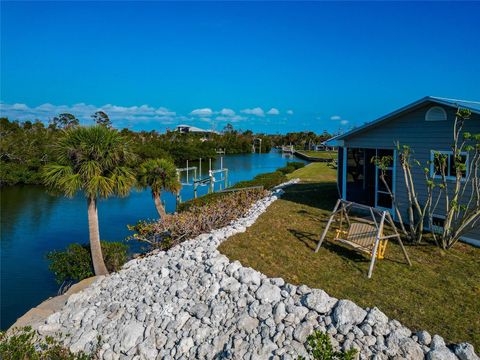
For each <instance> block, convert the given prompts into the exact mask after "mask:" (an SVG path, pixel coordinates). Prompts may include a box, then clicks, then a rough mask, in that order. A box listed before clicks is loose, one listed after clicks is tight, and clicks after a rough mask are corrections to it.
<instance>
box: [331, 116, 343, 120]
mask: <svg viewBox="0 0 480 360" xmlns="http://www.w3.org/2000/svg"><path fill="white" fill-rule="evenodd" d="M341 118H342V117H341V116H340V115H333V116H331V117H330V120H340V119H341Z"/></svg>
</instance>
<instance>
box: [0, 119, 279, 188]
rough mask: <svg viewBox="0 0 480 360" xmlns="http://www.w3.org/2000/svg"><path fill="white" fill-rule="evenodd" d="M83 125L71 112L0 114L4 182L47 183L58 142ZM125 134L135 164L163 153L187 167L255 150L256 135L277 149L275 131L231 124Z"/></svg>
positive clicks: (0, 181)
mask: <svg viewBox="0 0 480 360" xmlns="http://www.w3.org/2000/svg"><path fill="white" fill-rule="evenodd" d="M92 120H93V121H92V125H94V124H97V125H101V126H104V127H107V128H111V127H112V122H111V120H110V119H109V117H108V115H107V114H106V113H105V112H103V111H98V112H96V113H95V114H93V115H92ZM79 126H80V122H79V120H78V119H77V118H76V117H75V116H74V115H72V114H68V113H63V114H60V115H58V116H56V117H54V118H53V119H52V120H51V121H50V122H49V123H48V124H44V123H43V122H42V121H39V120H35V121H24V122H19V121H11V120H9V119H8V118H0V138H1V142H0V184H1V185H15V184H41V183H42V181H41V178H40V174H39V173H40V171H39V170H40V168H41V167H42V166H44V165H46V164H49V163H52V162H56V161H57V159H56V155H55V152H54V151H53V149H52V146H53V144H54V143H55V141H56V140H58V139H59V138H60V137H62V136H64V134H65V132H66V131H67V130H69V129H71V128H76V127H79ZM119 133H120V134H121V135H122V137H123V138H124V139H126V141H128V142H129V143H130V147H131V148H132V150H133V153H134V154H135V155H136V156H135V157H134V159H135V160H132V163H131V164H129V165H130V166H131V167H137V166H138V165H139V163H140V162H141V161H144V160H147V159H159V158H161V159H168V160H171V161H173V162H174V163H176V164H177V165H178V166H184V165H185V161H186V160H197V159H199V158H203V159H207V158H213V157H215V156H216V155H217V154H216V150H218V149H222V150H225V152H226V154H242V153H250V152H251V151H252V144H253V141H254V139H255V138H261V139H262V147H261V151H262V152H269V151H270V150H271V148H272V137H271V136H268V135H265V134H254V133H253V132H252V131H250V130H247V131H241V130H236V129H234V127H233V126H232V125H230V124H229V125H227V126H226V127H225V128H224V130H223V131H222V132H221V133H219V134H213V133H212V134H209V135H202V134H194V133H190V134H183V133H179V132H176V131H167V132H166V133H164V134H160V133H159V132H157V131H132V130H129V129H126V128H125V129H122V130H120V131H119ZM258 151H259V149H258V147H257V152H258Z"/></svg>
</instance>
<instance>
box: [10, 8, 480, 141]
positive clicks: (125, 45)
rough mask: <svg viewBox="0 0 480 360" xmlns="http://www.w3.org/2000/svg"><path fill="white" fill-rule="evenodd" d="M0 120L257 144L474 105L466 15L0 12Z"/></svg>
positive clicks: (433, 11) (398, 11)
mask: <svg viewBox="0 0 480 360" xmlns="http://www.w3.org/2000/svg"><path fill="white" fill-rule="evenodd" d="M1 7H2V9H1V10H2V11H1V31H2V32H1V97H0V99H1V101H2V103H1V111H2V115H4V116H5V115H7V116H9V117H12V118H19V119H26V118H40V119H41V120H48V118H51V117H52V116H53V115H54V114H56V113H59V112H63V111H69V112H72V113H74V114H75V115H76V116H78V117H79V118H81V119H82V121H84V123H89V120H88V116H89V114H91V113H93V112H94V111H95V110H96V109H99V108H102V109H104V110H105V111H107V113H109V114H110V115H111V117H112V119H113V120H114V123H115V124H116V126H117V127H130V128H133V129H146V130H151V129H156V130H159V131H162V130H164V129H165V128H168V127H170V128H172V127H174V126H175V125H177V124H179V123H191V124H193V125H197V126H201V127H204V128H216V129H217V130H219V129H221V128H222V127H223V126H224V125H225V124H226V123H227V122H232V123H233V124H234V126H235V127H237V128H242V129H247V128H250V129H253V130H255V131H265V132H269V133H275V132H280V133H284V132H287V131H300V130H313V131H317V132H319V131H322V130H323V129H327V130H329V131H335V130H338V129H339V128H340V127H341V128H344V129H348V128H349V127H351V126H355V125H361V124H363V123H364V122H366V121H370V120H373V119H375V118H376V117H379V116H381V115H383V114H385V113H388V112H390V111H392V110H395V109H396V108H398V107H400V106H403V105H406V104H407V103H409V102H412V101H414V100H417V99H418V98H421V97H423V96H426V95H435V96H443V97H451V98H462V99H468V100H480V86H479V84H480V65H479V63H480V26H479V25H478V18H479V17H480V3H474V2H470V3H467V2H424V3H420V2H415V3H414V2H412V3H400V2H371V3H361V2H342V3H332V2H329V3H319V2H317V3H302V2H296V3H288V2H280V3H274V2H263V3H256V2H245V3H239V2H207V3H201V2H195V3H173V2H168V3H160V2H135V3H133V2H83V3H81V2H48V3H43V2H32V3H28V2H2V3H1Z"/></svg>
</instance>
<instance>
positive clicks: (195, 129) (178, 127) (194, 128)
mask: <svg viewBox="0 0 480 360" xmlns="http://www.w3.org/2000/svg"><path fill="white" fill-rule="evenodd" d="M180 128H188V131H190V132H199V133H214V134H216V133H217V132H216V131H214V130H205V129H201V128H199V127H196V126H192V125H186V124H181V125H177V127H176V128H175V129H176V130H179V129H180Z"/></svg>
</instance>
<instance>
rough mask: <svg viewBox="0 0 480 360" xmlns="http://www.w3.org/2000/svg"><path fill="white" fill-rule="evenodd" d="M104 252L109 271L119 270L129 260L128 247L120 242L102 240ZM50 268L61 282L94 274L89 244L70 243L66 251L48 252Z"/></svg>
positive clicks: (73, 280) (72, 280) (81, 278)
mask: <svg viewBox="0 0 480 360" xmlns="http://www.w3.org/2000/svg"><path fill="white" fill-rule="evenodd" d="M101 245H102V253H103V259H104V261H105V265H106V266H107V269H108V271H111V272H112V271H118V270H120V268H121V267H122V265H123V264H125V262H126V261H127V251H128V247H127V245H126V244H123V243H120V242H108V241H102V242H101ZM47 259H48V260H49V261H50V265H49V269H50V271H52V272H53V273H54V274H55V279H56V280H57V282H58V283H59V284H61V283H64V282H75V281H80V280H83V279H86V278H88V277H91V276H94V275H95V273H94V271H93V265H92V257H91V253H90V245H89V244H83V245H82V244H70V245H68V247H67V248H66V249H65V250H64V251H58V250H55V251H52V252H50V253H48V254H47Z"/></svg>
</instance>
